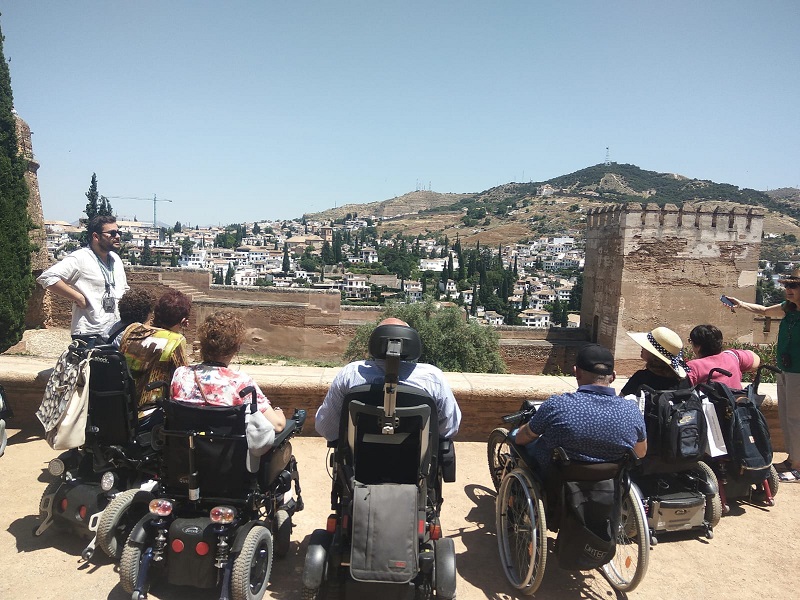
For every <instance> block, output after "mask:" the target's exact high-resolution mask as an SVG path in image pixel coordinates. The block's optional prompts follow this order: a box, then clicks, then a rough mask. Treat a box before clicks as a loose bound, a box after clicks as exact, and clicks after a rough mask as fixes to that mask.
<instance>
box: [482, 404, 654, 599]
mask: <svg viewBox="0 0 800 600" xmlns="http://www.w3.org/2000/svg"><path fill="white" fill-rule="evenodd" d="M535 412H536V405H535V403H534V402H532V401H525V402H523V405H522V407H521V410H520V411H518V412H516V413H514V414H511V415H507V416H505V417H503V421H504V422H506V423H509V424H510V425H512V427H513V428H519V427H520V426H522V425H524V424H525V423H527V422H528V421H529V420H530V418H531V417H532V416H533V414H534V413H535ZM487 451H488V462H489V472H490V475H491V478H492V482H493V483H494V485H495V487H496V489H497V490H498V493H497V499H496V503H495V524H496V531H497V544H498V550H499V553H500V561H501V563H502V566H503V570H504V572H505V574H506V577H507V578H508V580H509V582H510V583H511V584H512V585H513V586H514V587H515V588H517V589H518V590H520V592H522V593H523V594H525V595H531V594H534V593H535V592H536V591H537V590H538V589H539V586H540V585H541V583H542V579H543V578H544V573H545V566H546V564H547V560H548V536H547V532H548V531H552V532H554V533H557V534H558V535H557V539H556V540H555V547H554V554H555V557H556V559H557V560H558V564H559V566H560V567H561V568H563V569H568V570H577V571H584V570H589V569H594V568H599V569H600V570H601V572H602V573H603V575H604V576H605V577H606V579H607V580H608V582H609V583H610V584H611V586H612V587H613V588H614V589H616V590H618V591H621V592H628V591H631V590H634V589H635V588H636V587H637V586H638V585H639V583H641V581H642V579H643V578H644V576H645V573H646V572H647V566H648V563H649V557H650V533H649V530H648V528H647V517H646V515H645V511H644V507H643V505H642V498H641V495H640V494H639V491H638V489H637V487H636V485H635V484H633V483H631V481H630V478H629V470H630V467H631V466H632V465H633V463H634V462H635V461H636V459H635V457H634V456H633V454H632V453H631V455H630V456H627V457H625V458H623V459H622V460H620V461H619V462H610V463H584V462H579V461H573V460H570V459H569V458H568V457H567V454H566V452H565V451H564V450H563V449H562V448H556V449H555V450H554V455H553V468H552V470H551V474H550V476H548V478H547V480H546V481H543V480H542V478H541V477H540V476H539V475H538V473H537V472H536V470H535V469H534V468H533V466H532V464H531V463H530V462H529V460H530V459H529V458H528V455H527V453H526V452H525V451H524V448H523V447H521V446H518V445H517V444H516V443H514V440H513V437H512V436H511V434H510V433H509V430H508V429H506V428H504V427H498V428H496V429H495V430H494V431H492V433H491V434H490V436H489V442H488V448H487Z"/></svg>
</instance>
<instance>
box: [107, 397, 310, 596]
mask: <svg viewBox="0 0 800 600" xmlns="http://www.w3.org/2000/svg"><path fill="white" fill-rule="evenodd" d="M247 394H251V395H252V399H251V401H250V402H246V403H244V404H241V405H238V406H194V405H189V404H181V403H179V402H171V401H167V402H164V403H163V406H164V428H163V430H161V431H160V432H159V437H160V438H163V442H162V443H163V448H162V454H163V460H162V462H161V471H160V481H159V484H160V485H159V488H158V490H157V492H156V494H155V497H154V498H153V499H152V500H151V501H150V503H149V505H148V514H146V515H145V516H144V517H142V519H141V520H139V522H138V523H137V524H136V526H135V527H134V528H133V530H132V531H131V534H130V536H129V537H128V539H127V541H126V543H125V547H124V549H123V551H122V557H121V559H120V583H121V585H122V588H123V589H124V590H125V591H126V592H127V593H129V594H131V598H134V599H136V600H142V599H144V598H146V597H147V592H148V590H149V588H150V582H151V576H153V575H162V576H165V577H166V580H167V581H168V582H169V583H171V584H175V585H190V586H194V587H197V588H213V587H220V588H221V592H220V598H229V597H230V598H232V600H257V599H259V598H261V597H263V595H264V593H265V591H266V588H267V584H268V583H269V577H270V573H271V571H272V559H273V551H274V553H275V554H276V555H278V556H285V555H286V554H287V553H288V552H289V547H290V538H291V531H292V515H294V513H296V512H297V511H300V510H302V509H303V500H302V497H301V495H300V480H299V474H298V470H297V461H296V460H295V457H294V456H293V454H292V446H291V443H290V441H289V439H290V438H291V437H292V436H294V435H296V434H298V433H299V432H300V431H301V429H302V427H303V423H304V422H305V418H306V412H305V411H304V410H295V412H294V415H293V416H292V418H290V419H287V420H286V427H285V429H284V430H283V431H281V432H280V433H278V434H276V436H275V440H274V442H273V444H272V448H271V449H270V450H269V451H268V452H267V453H266V454H264V455H263V456H262V457H261V459H260V463H259V465H258V468H257V472H256V473H251V472H249V471H248V469H247V467H246V461H247V453H248V444H247V438H246V428H247V419H246V413H248V412H249V413H251V414H252V413H255V411H257V410H258V408H257V400H256V391H255V389H254V388H253V387H249V388H246V389H245V390H243V391H242V396H245V395H247ZM292 486H294V495H295V496H296V498H295V497H291V496H292V494H289V492H291V491H292ZM156 571H158V573H155V572H156Z"/></svg>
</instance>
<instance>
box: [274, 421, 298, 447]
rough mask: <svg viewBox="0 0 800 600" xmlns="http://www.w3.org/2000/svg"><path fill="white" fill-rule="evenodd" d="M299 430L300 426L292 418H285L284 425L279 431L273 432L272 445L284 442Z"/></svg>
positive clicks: (276, 445) (275, 445)
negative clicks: (273, 439)
mask: <svg viewBox="0 0 800 600" xmlns="http://www.w3.org/2000/svg"><path fill="white" fill-rule="evenodd" d="M299 432H300V426H298V424H297V421H295V420H294V419H286V427H284V428H283V431H281V432H280V433H275V441H274V442H272V447H273V448H277V447H278V446H280V445H281V444H282V443H283V442H285V441H286V440H287V439H288V438H289V437H290V436H292V435H294V434H295V433H299Z"/></svg>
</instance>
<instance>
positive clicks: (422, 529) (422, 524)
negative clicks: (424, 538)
mask: <svg viewBox="0 0 800 600" xmlns="http://www.w3.org/2000/svg"><path fill="white" fill-rule="evenodd" d="M417 533H418V534H419V535H422V534H423V533H425V521H423V520H422V519H420V520H419V521H418V525H417Z"/></svg>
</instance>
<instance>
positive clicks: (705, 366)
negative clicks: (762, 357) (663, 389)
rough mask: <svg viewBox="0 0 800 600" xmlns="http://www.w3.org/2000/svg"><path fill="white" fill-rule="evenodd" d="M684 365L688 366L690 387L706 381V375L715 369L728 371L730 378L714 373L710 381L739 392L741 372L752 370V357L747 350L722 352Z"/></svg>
mask: <svg viewBox="0 0 800 600" xmlns="http://www.w3.org/2000/svg"><path fill="white" fill-rule="evenodd" d="M686 364H687V365H689V369H690V370H689V381H691V382H692V385H696V384H697V383H698V382H699V383H705V382H706V381H708V373H709V372H710V371H711V369H713V368H715V367H716V368H720V369H725V370H726V371H730V372H731V376H730V377H727V376H725V375H723V374H722V373H719V372H716V373H714V375H712V377H711V380H712V381H718V382H720V383H724V384H725V385H727V386H728V387H729V388H731V389H732V390H740V389H742V372H743V371H749V370H750V369H752V368H753V355H752V354H750V352H748V351H747V350H734V349H731V350H723V351H722V352H720V353H719V354H714V355H713V356H706V357H705V358H696V359H694V360H690V361H688V362H687V363H686Z"/></svg>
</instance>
